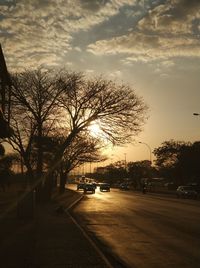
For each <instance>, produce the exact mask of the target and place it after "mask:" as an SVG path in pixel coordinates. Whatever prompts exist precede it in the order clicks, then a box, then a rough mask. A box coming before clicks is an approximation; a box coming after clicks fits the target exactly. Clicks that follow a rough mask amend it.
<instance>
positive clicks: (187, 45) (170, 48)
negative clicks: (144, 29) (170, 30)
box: [88, 32, 200, 61]
mask: <svg viewBox="0 0 200 268" xmlns="http://www.w3.org/2000/svg"><path fill="white" fill-rule="evenodd" d="M88 51H89V52H91V53H93V54H96V55H105V54H110V55H116V54H119V53H124V54H127V57H129V61H130V60H133V61H136V60H137V59H139V60H144V61H147V60H156V59H158V58H162V59H168V58H170V57H180V56H184V57H188V56H191V57H193V56H194V57H200V41H199V40H198V39H195V38H193V39H192V38H190V39H188V38H185V37H181V36H170V37H167V36H166V37H165V36H160V35H157V34H154V35H152V34H145V33H138V32H134V33H130V34H128V35H124V36H120V37H117V38H112V39H110V40H102V41H98V42H96V43H95V44H90V45H89V46H88ZM128 55H129V56H128Z"/></svg>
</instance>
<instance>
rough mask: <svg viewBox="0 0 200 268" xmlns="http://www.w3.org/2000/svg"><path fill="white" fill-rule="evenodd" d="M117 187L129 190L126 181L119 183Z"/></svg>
mask: <svg viewBox="0 0 200 268" xmlns="http://www.w3.org/2000/svg"><path fill="white" fill-rule="evenodd" d="M119 189H120V190H123V191H127V190H130V187H129V185H128V184H127V183H121V184H120V186H119Z"/></svg>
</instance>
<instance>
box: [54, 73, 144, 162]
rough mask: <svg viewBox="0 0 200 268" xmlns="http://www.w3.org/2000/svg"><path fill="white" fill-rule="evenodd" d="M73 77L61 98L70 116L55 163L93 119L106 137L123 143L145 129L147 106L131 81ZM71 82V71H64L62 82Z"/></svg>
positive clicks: (68, 116) (62, 104)
mask: <svg viewBox="0 0 200 268" xmlns="http://www.w3.org/2000/svg"><path fill="white" fill-rule="evenodd" d="M73 78H74V79H73V83H71V87H70V89H69V88H68V89H67V90H65V94H63V95H62V98H59V102H60V107H61V108H62V109H63V112H64V113H65V118H66V120H65V123H64V126H65V129H66V135H65V140H64V142H63V144H62V145H61V146H60V148H59V149H58V151H57V153H56V155H55V159H54V163H55V165H56V164H57V163H58V162H59V161H60V159H61V158H62V155H63V153H64V151H65V150H66V148H67V147H68V146H69V145H70V144H71V142H72V141H73V139H74V138H75V137H76V136H77V135H78V134H79V133H81V132H84V131H87V130H88V127H89V126H90V125H91V124H92V123H94V122H95V123H97V124H98V125H99V128H100V130H101V131H102V133H103V134H102V135H103V136H104V139H107V140H108V141H110V142H111V143H113V144H115V145H122V144H125V143H127V142H130V141H131V140H132V138H133V137H134V136H135V135H137V134H138V133H139V132H140V131H141V130H142V126H143V124H144V122H145V119H146V112H147V106H146V105H145V103H144V101H143V99H142V98H140V97H138V96H137V95H136V93H135V92H134V91H133V90H132V89H131V88H130V87H129V86H128V85H124V84H122V85H117V84H115V83H114V82H112V81H107V80H104V79H101V78H97V79H94V80H86V79H85V78H84V77H83V76H82V75H81V74H74V77H73ZM67 82H68V77H67V75H65V76H64V75H63V76H62V78H61V79H60V83H61V84H62V85H63V86H64V85H65V84H66V83H67Z"/></svg>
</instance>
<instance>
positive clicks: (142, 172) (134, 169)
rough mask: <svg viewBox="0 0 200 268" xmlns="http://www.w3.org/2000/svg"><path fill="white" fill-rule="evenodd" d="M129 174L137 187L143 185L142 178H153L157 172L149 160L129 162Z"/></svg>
mask: <svg viewBox="0 0 200 268" xmlns="http://www.w3.org/2000/svg"><path fill="white" fill-rule="evenodd" d="M127 168H128V176H129V178H130V179H131V180H132V184H133V185H134V187H135V188H139V187H140V186H141V179H144V178H152V176H153V174H154V173H155V170H154V168H153V167H152V166H151V162H150V161H149V160H143V161H136V162H129V163H128V164H127Z"/></svg>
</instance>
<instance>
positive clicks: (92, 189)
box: [84, 183, 95, 194]
mask: <svg viewBox="0 0 200 268" xmlns="http://www.w3.org/2000/svg"><path fill="white" fill-rule="evenodd" d="M87 192H92V193H93V194H94V193H95V186H94V185H93V184H92V183H86V184H85V186H84V193H87Z"/></svg>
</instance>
